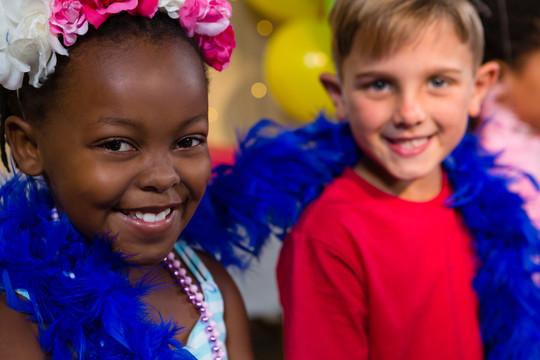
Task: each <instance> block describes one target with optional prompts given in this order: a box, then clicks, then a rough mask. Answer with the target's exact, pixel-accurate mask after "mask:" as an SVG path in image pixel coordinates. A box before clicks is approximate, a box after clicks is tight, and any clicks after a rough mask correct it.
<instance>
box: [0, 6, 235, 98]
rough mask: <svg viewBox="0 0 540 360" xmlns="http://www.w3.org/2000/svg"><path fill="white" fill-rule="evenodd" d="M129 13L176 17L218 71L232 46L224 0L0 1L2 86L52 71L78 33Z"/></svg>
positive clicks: (37, 79)
mask: <svg viewBox="0 0 540 360" xmlns="http://www.w3.org/2000/svg"><path fill="white" fill-rule="evenodd" d="M122 11H127V12H128V13H129V14H132V15H138V16H144V17H148V18H152V17H153V16H154V15H155V14H156V12H157V11H161V12H166V13H167V14H168V15H169V16H170V17H171V18H173V19H178V20H179V22H180V24H181V26H182V27H183V28H184V29H185V30H186V33H187V35H188V36H189V37H193V36H195V39H196V40H197V42H198V44H199V47H200V48H201V50H202V52H203V54H204V58H205V60H206V62H207V64H208V65H210V66H211V67H213V68H215V69H216V70H219V71H221V70H222V69H224V68H226V67H227V66H228V65H229V62H230V59H231V54H232V50H233V49H234V47H235V46H236V43H235V40H234V32H233V29H232V25H231V24H230V21H229V19H230V17H231V12H232V8H231V5H230V4H229V3H228V2H227V1H226V0H0V85H2V86H3V87H4V88H6V89H9V90H17V89H19V88H20V87H21V86H22V81H23V77H24V74H25V73H28V75H29V78H30V84H31V85H32V86H34V87H36V88H37V87H39V86H40V85H41V84H40V81H42V80H44V79H45V78H46V77H47V76H48V75H49V74H52V73H53V72H54V68H55V66H56V54H60V55H66V56H67V55H68V51H67V49H66V48H64V47H63V46H62V44H61V43H60V40H59V39H58V34H62V37H63V40H64V45H65V46H67V47H68V46H71V45H73V44H74V43H75V41H76V40H77V36H78V35H84V34H85V33H86V32H87V31H88V26H89V24H90V25H92V26H94V27H95V28H96V29H97V28H98V27H99V26H100V25H101V24H102V23H103V22H104V21H105V20H106V19H107V18H108V17H110V16H112V15H114V14H116V13H120V12H122Z"/></svg>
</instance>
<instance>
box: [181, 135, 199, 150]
mask: <svg viewBox="0 0 540 360" xmlns="http://www.w3.org/2000/svg"><path fill="white" fill-rule="evenodd" d="M177 144H178V147H180V148H183V149H188V148H192V147H195V146H197V145H200V144H202V140H201V139H198V138H195V137H185V138H183V139H180V141H178V143H177Z"/></svg>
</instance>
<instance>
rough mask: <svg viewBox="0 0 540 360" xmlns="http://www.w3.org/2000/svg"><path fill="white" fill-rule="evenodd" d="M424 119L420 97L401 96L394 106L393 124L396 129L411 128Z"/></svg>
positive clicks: (411, 95) (424, 114)
mask: <svg viewBox="0 0 540 360" xmlns="http://www.w3.org/2000/svg"><path fill="white" fill-rule="evenodd" d="M425 119H426V112H425V109H424V104H423V102H422V98H421V95H417V94H403V95H402V96H401V97H400V98H399V99H398V103H397V105H396V111H395V112H394V119H393V121H394V124H395V125H396V126H397V127H412V126H415V125H418V124H420V123H422V122H423V121H424V120H425Z"/></svg>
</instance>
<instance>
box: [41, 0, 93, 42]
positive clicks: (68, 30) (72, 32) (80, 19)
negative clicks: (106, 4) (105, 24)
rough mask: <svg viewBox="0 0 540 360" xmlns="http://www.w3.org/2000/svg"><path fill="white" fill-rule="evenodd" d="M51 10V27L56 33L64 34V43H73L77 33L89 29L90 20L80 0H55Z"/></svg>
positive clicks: (82, 32) (81, 33) (80, 33)
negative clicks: (87, 19) (87, 18)
mask: <svg viewBox="0 0 540 360" xmlns="http://www.w3.org/2000/svg"><path fill="white" fill-rule="evenodd" d="M51 10H52V14H51V17H50V18H49V26H50V29H51V31H52V32H53V33H55V34H62V36H63V37H64V45H66V46H70V45H73V44H74V43H75V40H76V39H77V35H84V34H86V32H87V31H88V21H86V16H85V15H84V12H83V5H82V4H81V2H80V1H79V0H54V1H53V3H52V6H51Z"/></svg>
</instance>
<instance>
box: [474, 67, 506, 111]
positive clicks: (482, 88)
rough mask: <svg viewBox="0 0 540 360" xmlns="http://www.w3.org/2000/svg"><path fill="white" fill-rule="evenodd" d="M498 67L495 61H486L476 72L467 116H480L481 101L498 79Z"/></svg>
mask: <svg viewBox="0 0 540 360" xmlns="http://www.w3.org/2000/svg"><path fill="white" fill-rule="evenodd" d="M499 71H500V66H499V64H498V63H497V62H495V61H488V62H486V63H484V64H483V65H482V66H480V67H479V68H478V71H477V72H476V83H475V85H474V91H473V94H472V97H471V101H470V104H469V116H471V117H477V116H478V115H480V110H481V108H482V101H484V97H485V96H486V93H487V92H488V90H489V89H490V88H491V87H492V86H493V85H494V84H495V83H496V82H497V80H498V78H499Z"/></svg>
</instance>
